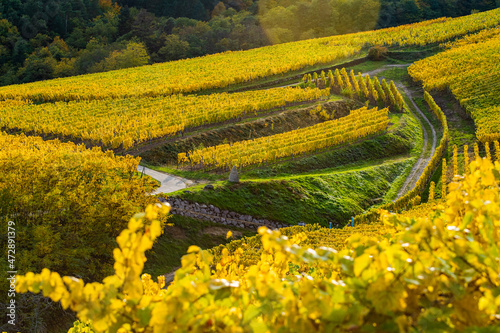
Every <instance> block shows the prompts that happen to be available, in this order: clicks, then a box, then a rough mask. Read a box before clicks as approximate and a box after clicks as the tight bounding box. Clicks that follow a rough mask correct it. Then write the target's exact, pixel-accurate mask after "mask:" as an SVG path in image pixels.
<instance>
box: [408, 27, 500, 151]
mask: <svg viewBox="0 0 500 333" xmlns="http://www.w3.org/2000/svg"><path fill="white" fill-rule="evenodd" d="M449 47H450V49H449V50H447V51H445V52H442V53H439V54H437V55H436V56H433V57H430V58H426V59H423V60H420V61H418V62H417V63H415V64H414V65H412V66H411V67H410V68H409V69H408V71H409V73H410V75H411V76H413V77H414V78H415V79H416V80H418V81H420V82H423V84H424V88H425V89H428V90H432V89H436V90H444V89H449V90H451V92H452V93H453V95H455V96H456V98H457V99H458V100H459V101H460V104H462V105H463V106H464V107H465V109H466V110H467V112H468V113H469V114H470V115H471V116H472V118H473V119H474V122H475V124H476V127H477V130H476V135H477V138H478V139H479V140H481V141H483V142H486V141H490V142H491V141H493V140H498V139H499V138H500V123H499V122H498V120H497V119H498V117H496V116H495V115H496V114H498V112H499V111H500V109H499V108H498V103H499V96H500V84H499V83H500V74H499V73H500V68H499V61H498V59H499V56H500V31H499V29H498V28H495V29H491V30H485V31H482V32H480V33H478V34H477V35H473V36H469V37H467V38H464V39H463V40H460V41H458V42H456V43H452V44H450V45H449Z"/></svg>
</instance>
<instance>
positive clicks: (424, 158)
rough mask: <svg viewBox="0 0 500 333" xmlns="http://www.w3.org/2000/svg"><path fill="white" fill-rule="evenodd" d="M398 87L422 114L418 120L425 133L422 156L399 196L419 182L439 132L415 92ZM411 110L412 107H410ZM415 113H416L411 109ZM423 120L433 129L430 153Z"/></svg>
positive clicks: (402, 86) (433, 149) (431, 154)
mask: <svg viewBox="0 0 500 333" xmlns="http://www.w3.org/2000/svg"><path fill="white" fill-rule="evenodd" d="M397 86H398V88H400V89H402V90H403V91H404V93H405V94H406V96H408V99H409V100H410V102H411V104H412V105H413V107H414V108H415V110H416V111H417V113H418V114H419V115H420V117H416V118H417V119H418V121H419V122H420V127H422V130H423V134H424V144H423V149H422V154H420V157H419V158H418V160H417V162H416V163H415V164H414V165H413V168H412V169H411V171H410V174H409V175H408V177H407V178H406V181H405V182H404V184H403V186H401V189H400V190H399V192H398V196H397V198H400V197H402V196H403V195H404V194H405V193H406V192H408V191H410V190H411V189H412V188H413V187H414V186H415V185H416V183H417V181H418V179H419V178H420V176H421V175H422V174H423V173H424V170H425V168H426V167H427V165H428V164H429V163H430V161H431V159H432V156H433V155H434V152H435V151H436V146H437V134H436V129H435V128H434V125H433V124H432V123H431V122H430V121H429V119H428V118H427V117H426V116H425V114H424V113H423V112H422V110H420V108H419V107H418V106H417V104H416V103H415V101H414V100H413V93H412V92H411V91H410V90H409V89H408V88H406V87H405V86H404V85H402V84H397ZM410 111H411V109H410ZM411 112H412V113H413V114H414V115H415V113H414V112H413V111H411ZM422 120H423V121H424V122H426V123H427V124H428V125H429V127H430V129H431V136H432V145H431V149H430V153H427V149H426V148H427V145H428V141H429V134H428V133H427V130H426V129H425V126H423V124H422Z"/></svg>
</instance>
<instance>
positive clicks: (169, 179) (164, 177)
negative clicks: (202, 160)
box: [137, 165, 194, 195]
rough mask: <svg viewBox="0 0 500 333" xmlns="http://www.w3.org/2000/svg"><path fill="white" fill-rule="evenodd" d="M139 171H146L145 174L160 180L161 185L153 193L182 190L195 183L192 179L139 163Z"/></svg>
mask: <svg viewBox="0 0 500 333" xmlns="http://www.w3.org/2000/svg"><path fill="white" fill-rule="evenodd" d="M137 171H139V172H141V173H144V174H145V175H147V176H149V177H151V178H153V179H156V180H157V181H159V182H160V187H159V188H157V189H156V190H155V191H154V192H153V193H151V194H152V195H155V194H160V193H170V192H175V191H178V190H182V189H183V188H186V187H188V186H189V185H192V184H194V182H193V181H192V180H189V179H185V178H181V177H177V176H173V175H170V174H168V173H163V172H159V171H155V170H152V169H149V168H146V167H145V166H142V165H139V166H138V167H137Z"/></svg>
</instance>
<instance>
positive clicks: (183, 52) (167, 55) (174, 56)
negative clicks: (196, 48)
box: [155, 35, 189, 61]
mask: <svg viewBox="0 0 500 333" xmlns="http://www.w3.org/2000/svg"><path fill="white" fill-rule="evenodd" d="M188 51H189V43H188V42H186V41H184V40H181V39H180V38H179V36H177V35H168V36H167V37H166V38H165V44H164V46H163V47H162V48H161V49H160V50H159V51H158V54H157V58H156V59H155V60H156V61H170V60H178V59H183V58H185V57H186V56H187V54H188Z"/></svg>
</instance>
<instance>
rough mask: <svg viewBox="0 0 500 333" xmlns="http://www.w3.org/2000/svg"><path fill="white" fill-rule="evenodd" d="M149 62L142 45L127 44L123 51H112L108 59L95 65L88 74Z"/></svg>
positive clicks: (142, 64)
mask: <svg viewBox="0 0 500 333" xmlns="http://www.w3.org/2000/svg"><path fill="white" fill-rule="evenodd" d="M149 61H150V58H149V55H148V52H147V51H146V47H145V46H144V44H142V43H136V42H129V43H128V44H127V47H126V49H125V50H122V51H113V53H111V55H110V56H109V57H107V58H106V59H104V60H102V61H101V62H99V63H97V64H95V65H94V66H92V67H91V68H90V72H105V71H111V70H115V69H122V68H130V67H138V66H144V65H147V64H148V63H149Z"/></svg>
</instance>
